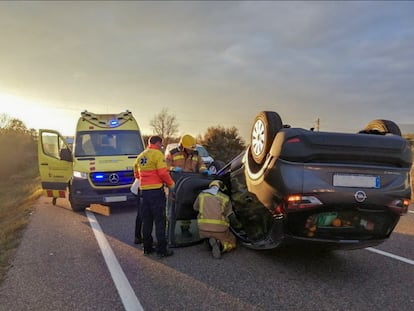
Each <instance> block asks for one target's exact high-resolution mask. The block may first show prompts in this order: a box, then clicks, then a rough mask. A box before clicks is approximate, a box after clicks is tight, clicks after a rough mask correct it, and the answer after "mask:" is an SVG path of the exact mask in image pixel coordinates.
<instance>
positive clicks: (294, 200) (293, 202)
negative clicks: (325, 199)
mask: <svg viewBox="0 0 414 311" xmlns="http://www.w3.org/2000/svg"><path fill="white" fill-rule="evenodd" d="M286 202H287V209H288V210H292V209H303V208H313V207H316V206H319V205H322V202H321V201H319V199H318V198H317V197H315V196H311V195H301V194H293V195H289V196H288V197H287V198H286Z"/></svg>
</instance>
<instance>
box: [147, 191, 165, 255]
mask: <svg viewBox="0 0 414 311" xmlns="http://www.w3.org/2000/svg"><path fill="white" fill-rule="evenodd" d="M165 203H166V199H165V193H164V188H160V189H153V190H142V209H141V211H142V220H143V230H142V234H143V240H144V250H150V249H151V248H152V243H153V240H152V228H153V223H154V224H155V235H156V237H157V248H156V251H157V253H164V252H166V250H167V238H166V235H165V226H166V218H165Z"/></svg>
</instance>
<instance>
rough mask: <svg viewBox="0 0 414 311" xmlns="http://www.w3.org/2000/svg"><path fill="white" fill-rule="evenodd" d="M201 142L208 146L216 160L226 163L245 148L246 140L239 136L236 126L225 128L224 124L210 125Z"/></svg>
mask: <svg viewBox="0 0 414 311" xmlns="http://www.w3.org/2000/svg"><path fill="white" fill-rule="evenodd" d="M201 144H202V145H204V146H205V147H206V149H207V150H208V151H209V153H210V154H211V156H212V157H213V158H214V159H215V160H219V161H223V162H225V163H227V162H229V161H230V160H232V159H233V158H234V157H236V156H237V155H238V154H239V153H240V152H242V151H243V150H244V148H245V143H244V140H243V139H242V138H241V137H240V136H239V133H238V130H237V128H236V127H234V126H233V127H230V128H224V127H223V126H220V125H218V126H215V127H209V128H208V129H207V132H206V133H205V134H204V138H202V139H201Z"/></svg>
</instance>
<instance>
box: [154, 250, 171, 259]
mask: <svg viewBox="0 0 414 311" xmlns="http://www.w3.org/2000/svg"><path fill="white" fill-rule="evenodd" d="M173 254H174V252H173V251H172V250H170V249H166V250H165V251H164V252H159V253H157V255H158V257H159V258H163V257H170V256H172V255H173Z"/></svg>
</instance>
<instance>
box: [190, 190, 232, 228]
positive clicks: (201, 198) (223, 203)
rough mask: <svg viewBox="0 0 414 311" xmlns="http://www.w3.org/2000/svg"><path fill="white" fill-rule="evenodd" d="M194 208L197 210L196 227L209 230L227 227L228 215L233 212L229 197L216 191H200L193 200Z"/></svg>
mask: <svg viewBox="0 0 414 311" xmlns="http://www.w3.org/2000/svg"><path fill="white" fill-rule="evenodd" d="M194 209H195V210H196V211H198V216H197V224H198V229H199V230H203V231H210V232H224V231H226V230H228V228H229V215H231V214H232V213H233V210H232V206H231V202H230V198H229V197H228V196H227V195H226V194H224V193H222V192H220V191H219V192H217V194H216V195H213V194H211V193H208V192H201V193H200V194H199V195H198V196H197V199H196V201H195V202H194Z"/></svg>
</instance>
